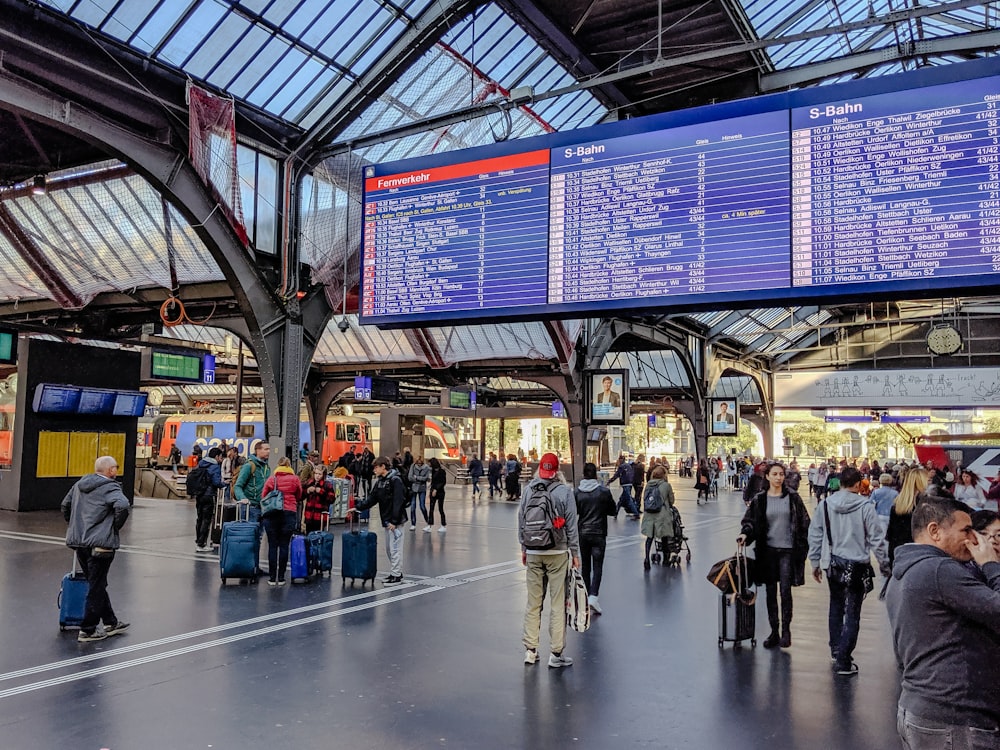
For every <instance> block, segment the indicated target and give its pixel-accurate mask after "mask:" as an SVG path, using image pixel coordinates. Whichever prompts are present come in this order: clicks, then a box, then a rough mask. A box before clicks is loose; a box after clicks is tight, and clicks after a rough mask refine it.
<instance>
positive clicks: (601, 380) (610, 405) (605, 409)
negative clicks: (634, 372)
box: [587, 370, 629, 425]
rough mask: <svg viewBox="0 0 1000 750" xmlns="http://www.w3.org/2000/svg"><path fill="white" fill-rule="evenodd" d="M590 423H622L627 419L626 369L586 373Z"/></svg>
mask: <svg viewBox="0 0 1000 750" xmlns="http://www.w3.org/2000/svg"><path fill="white" fill-rule="evenodd" d="M587 382H588V383H589V386H590V389H589V392H590V396H589V398H588V405H589V417H590V419H589V420H588V421H589V423H590V424H602V425H624V424H625V423H626V422H627V421H628V400H629V392H628V370H594V371H591V372H589V373H587Z"/></svg>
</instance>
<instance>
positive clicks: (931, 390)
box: [774, 367, 1000, 409]
mask: <svg viewBox="0 0 1000 750" xmlns="http://www.w3.org/2000/svg"><path fill="white" fill-rule="evenodd" d="M774 405H775V406H776V407H779V408H795V407H803V408H838V409H839V408H844V407H860V408H863V409H879V408H887V407H893V406H894V407H921V406H931V407H935V406H936V407H956V406H986V407H1000V368H996V367H980V368H972V367H967V368H953V369H931V368H924V369H916V370H839V371H830V370H826V371H824V370H809V371H803V372H779V373H775V375H774Z"/></svg>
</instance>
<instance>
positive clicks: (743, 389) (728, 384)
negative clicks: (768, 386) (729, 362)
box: [709, 375, 763, 406]
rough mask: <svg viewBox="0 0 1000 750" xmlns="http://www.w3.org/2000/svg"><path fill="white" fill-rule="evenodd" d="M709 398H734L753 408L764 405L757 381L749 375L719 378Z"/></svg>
mask: <svg viewBox="0 0 1000 750" xmlns="http://www.w3.org/2000/svg"><path fill="white" fill-rule="evenodd" d="M709 398H733V399H736V400H737V401H739V402H740V403H741V404H746V405H753V406H757V405H760V404H762V403H763V400H762V399H761V396H760V388H758V387H757V381H756V380H754V379H753V378H751V377H750V376H749V375H727V376H725V377H722V378H719V382H718V383H717V384H716V386H715V390H714V391H713V392H712V395H711V396H710V397H709Z"/></svg>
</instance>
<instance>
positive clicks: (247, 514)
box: [236, 503, 250, 522]
mask: <svg viewBox="0 0 1000 750" xmlns="http://www.w3.org/2000/svg"><path fill="white" fill-rule="evenodd" d="M241 507H242V508H243V509H244V513H243V520H244V522H246V521H249V520H250V503H236V520H237V521H239V520H240V508H241Z"/></svg>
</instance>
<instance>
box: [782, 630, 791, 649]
mask: <svg viewBox="0 0 1000 750" xmlns="http://www.w3.org/2000/svg"><path fill="white" fill-rule="evenodd" d="M791 645H792V630H791V628H789V627H788V626H787V625H786V626H785V627H783V628H782V629H781V647H782V648H788V647H789V646H791Z"/></svg>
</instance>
